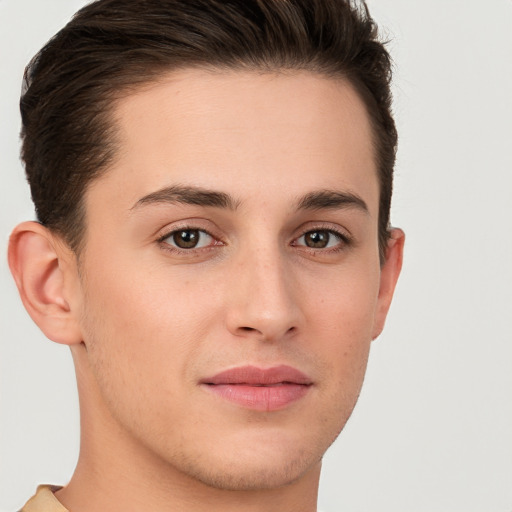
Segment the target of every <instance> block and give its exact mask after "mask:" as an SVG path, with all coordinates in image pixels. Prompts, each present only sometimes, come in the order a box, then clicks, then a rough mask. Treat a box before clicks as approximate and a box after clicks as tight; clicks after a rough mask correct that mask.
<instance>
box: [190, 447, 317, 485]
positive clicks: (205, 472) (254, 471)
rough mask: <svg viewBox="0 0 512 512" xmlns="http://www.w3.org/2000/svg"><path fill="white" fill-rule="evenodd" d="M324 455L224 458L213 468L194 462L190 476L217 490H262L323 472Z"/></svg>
mask: <svg viewBox="0 0 512 512" xmlns="http://www.w3.org/2000/svg"><path fill="white" fill-rule="evenodd" d="M320 464H321V458H319V459H318V458H317V459H315V460H309V458H306V457H304V458H302V457H301V456H300V454H296V456H295V458H294V459H293V460H287V461H281V462H273V463H272V462H271V461H267V462H266V463H265V464H263V463H261V462H259V463H256V462H254V461H249V460H247V459H244V458H238V460H237V462H236V463H232V461H226V460H224V461H222V462H221V463H218V464H212V465H211V466H209V467H207V468H206V467H205V466H203V465H201V466H199V465H194V464H191V465H190V466H189V467H188V468H186V473H187V474H188V476H190V477H192V478H194V479H195V480H197V481H200V482H201V483H203V484H205V485H207V486H208V487H213V488H215V489H221V490H229V491H258V490H269V489H277V488H280V487H285V486H287V485H291V484H293V483H294V482H296V481H298V480H300V479H301V478H302V477H303V476H304V475H306V474H307V473H309V472H311V471H315V470H317V471H318V472H319V471H320Z"/></svg>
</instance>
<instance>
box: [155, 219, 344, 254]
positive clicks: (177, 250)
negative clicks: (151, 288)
mask: <svg viewBox="0 0 512 512" xmlns="http://www.w3.org/2000/svg"><path fill="white" fill-rule="evenodd" d="M183 231H199V232H201V233H205V234H206V235H208V236H210V237H211V238H212V239H213V240H214V243H213V244H211V245H208V246H206V247H199V248H195V247H192V248H190V249H181V248H179V247H175V246H172V245H171V244H169V243H168V242H166V241H165V240H166V239H168V238H170V237H172V236H173V235H174V234H176V233H179V232H183ZM315 232H325V233H328V234H329V235H332V236H334V237H335V238H336V239H337V240H338V244H337V245H336V246H335V247H330V248H315V247H308V246H306V245H302V244H301V245H298V244H297V240H300V239H301V238H303V237H304V236H306V235H307V234H308V233H315ZM157 242H158V243H159V244H160V246H161V247H162V249H163V250H165V251H168V252H171V253H174V254H181V255H187V256H192V255H194V254H196V253H197V252H198V251H201V252H202V251H208V250H211V249H213V248H215V247H218V246H221V245H225V244H224V242H223V241H222V240H220V239H219V238H218V237H216V236H214V235H213V234H212V233H210V232H209V231H208V230H206V229H202V228H199V227H197V226H183V227H178V228H175V229H172V230H171V231H168V232H166V233H165V234H164V235H162V236H160V237H159V238H158V239H157ZM290 245H292V246H293V247H302V249H303V250H306V251H308V252H314V253H317V252H318V251H320V252H322V253H327V254H334V253H338V252H341V251H343V250H345V249H347V248H348V247H350V246H351V245H353V239H352V237H350V236H349V235H347V234H346V233H343V232H341V231H338V230H336V229H333V228H332V227H327V226H321V225H320V226H315V227H313V228H311V229H307V230H306V231H303V232H302V233H301V234H300V235H299V236H298V237H296V238H294V240H293V241H292V243H291V244H290Z"/></svg>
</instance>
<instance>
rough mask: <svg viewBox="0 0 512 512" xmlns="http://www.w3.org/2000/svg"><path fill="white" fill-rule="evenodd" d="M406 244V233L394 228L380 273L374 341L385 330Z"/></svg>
mask: <svg viewBox="0 0 512 512" xmlns="http://www.w3.org/2000/svg"><path fill="white" fill-rule="evenodd" d="M404 242H405V233H404V232H403V231H402V230H401V229H398V228H393V229H392V230H391V234H390V238H389V241H388V246H387V249H386V260H385V261H384V264H383V265H382V268H381V273H380V288H379V295H378V298H377V310H376V313H375V321H374V326H373V336H372V338H373V339H375V338H376V337H377V336H379V334H380V333H381V332H382V329H384V323H385V322H386V316H387V314H388V311H389V306H390V305H391V299H392V298H393V293H394V291H395V286H396V283H397V281H398V276H399V275H400V270H401V269H402V260H403V254H404Z"/></svg>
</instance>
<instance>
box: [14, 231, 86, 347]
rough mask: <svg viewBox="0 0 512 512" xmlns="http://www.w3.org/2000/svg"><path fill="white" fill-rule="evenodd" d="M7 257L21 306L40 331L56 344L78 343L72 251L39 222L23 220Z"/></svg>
mask: <svg viewBox="0 0 512 512" xmlns="http://www.w3.org/2000/svg"><path fill="white" fill-rule="evenodd" d="M8 258H9V267H10V269H11V273H12V275H13V277H14V280H15V281H16V285H17V287H18V291H19V293H20V297H21V300H22V302H23V305H24V306H25V309H26V310H27V311H28V314H29V315H30V316H31V317H32V320H34V322H35V323H36V324H37V325H38V326H39V328H40V329H41V330H42V331H43V333H44V334H45V335H46V336H47V337H48V338H50V339H51V340H53V341H55V342H57V343H63V344H66V345H73V344H77V343H80V342H81V341H82V336H81V333H80V329H79V323H78V321H77V318H78V317H77V314H76V313H77V312H76V311H75V308H73V307H72V304H73V295H74V294H73V290H76V289H77V284H78V272H77V268H76V257H75V256H74V254H73V253H72V251H71V250H70V249H69V248H67V246H66V245H65V244H64V243H63V242H61V241H60V240H59V239H58V238H57V237H56V236H55V235H53V234H52V233H51V232H50V231H49V230H48V229H47V228H45V227H44V226H42V225H41V224H38V223H37V222H24V223H23V224H20V225H19V226H17V227H16V228H15V229H14V231H13V232H12V234H11V238H10V240H9V252H8Z"/></svg>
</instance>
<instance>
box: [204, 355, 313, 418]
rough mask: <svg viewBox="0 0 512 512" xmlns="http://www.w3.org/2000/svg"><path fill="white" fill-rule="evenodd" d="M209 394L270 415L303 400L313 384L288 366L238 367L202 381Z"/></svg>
mask: <svg viewBox="0 0 512 512" xmlns="http://www.w3.org/2000/svg"><path fill="white" fill-rule="evenodd" d="M200 384H201V386H202V387H203V388H204V389H205V390H206V391H208V392H210V393H213V394H214V395H216V396H218V397H220V398H222V399H224V400H227V401H228V402H231V403H234V404H236V405H238V406H241V407H243V408H246V409H252V410H255V411H262V412H271V411H278V410H281V409H284V408H286V407H288V406H289V405H291V404H292V403H294V402H297V401H298V400H300V399H302V398H303V397H305V396H306V395H307V393H308V391H309V390H310V388H311V386H312V385H313V381H312V380H311V379H310V378H309V377H308V376H307V375H305V374H304V373H302V372H301V371H299V370H297V369H296V368H293V367H291V366H286V365H281V366H274V367H272V368H258V367H256V366H240V367H237V368H232V369H229V370H226V371H223V372H221V373H218V374H217V375H214V376H213V377H210V378H207V379H203V380H202V381H201V382H200Z"/></svg>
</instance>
